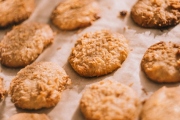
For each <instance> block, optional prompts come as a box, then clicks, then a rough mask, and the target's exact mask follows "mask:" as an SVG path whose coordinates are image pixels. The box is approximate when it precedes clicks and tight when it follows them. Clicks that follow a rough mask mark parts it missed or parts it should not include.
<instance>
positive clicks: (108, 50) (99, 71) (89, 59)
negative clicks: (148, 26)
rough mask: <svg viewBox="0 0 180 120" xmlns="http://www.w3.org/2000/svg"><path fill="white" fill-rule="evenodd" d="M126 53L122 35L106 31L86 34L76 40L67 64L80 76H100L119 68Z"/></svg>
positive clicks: (127, 48) (126, 49) (126, 46)
mask: <svg viewBox="0 0 180 120" xmlns="http://www.w3.org/2000/svg"><path fill="white" fill-rule="evenodd" d="M128 53H129V46H128V43H127V39H126V38H125V37H124V36H123V35H122V34H119V33H113V32H110V31H108V30H100V31H95V32H88V33H85V34H83V35H82V36H81V37H80V38H79V39H78V40H77V42H76V44H75V46H74V48H73V49H72V52H71V55H70V57H69V63H70V64H71V66H72V68H73V69H74V70H75V71H76V72H77V73H78V74H79V75H81V76H85V77H95V76H102V75H106V74H108V73H111V72H113V71H115V70H117V69H118V68H120V67H121V65H122V63H123V62H124V61H125V59H126V57H127V55H128Z"/></svg>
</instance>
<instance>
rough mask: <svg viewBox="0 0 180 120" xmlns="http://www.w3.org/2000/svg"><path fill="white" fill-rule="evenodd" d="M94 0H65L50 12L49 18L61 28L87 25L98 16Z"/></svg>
mask: <svg viewBox="0 0 180 120" xmlns="http://www.w3.org/2000/svg"><path fill="white" fill-rule="evenodd" d="M97 14H98V5H97V3H96V2H95V0H66V1H64V2H62V3H60V4H59V5H58V6H57V7H56V8H55V10H54V11H53V12H52V15H51V20H52V23H53V24H54V25H56V26H57V27H59V28H60V29H62V30H75V29H78V28H82V27H87V26H89V25H91V24H92V22H93V21H95V20H97V19H98V18H99V17H98V16H97Z"/></svg>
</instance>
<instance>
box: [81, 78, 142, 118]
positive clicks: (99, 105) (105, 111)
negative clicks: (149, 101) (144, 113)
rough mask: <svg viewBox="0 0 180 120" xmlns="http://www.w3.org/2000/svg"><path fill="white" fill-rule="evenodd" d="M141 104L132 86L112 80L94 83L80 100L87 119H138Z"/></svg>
mask: <svg viewBox="0 0 180 120" xmlns="http://www.w3.org/2000/svg"><path fill="white" fill-rule="evenodd" d="M139 105H140V102H139V99H138V97H137V95H136V93H135V92H134V91H133V90H132V89H131V88H130V87H128V86H125V85H123V84H120V83H118V82H115V81H111V80H104V81H101V82H98V83H94V84H93V85H91V86H90V87H89V88H87V89H86V90H85V92H84V93H83V96H82V98H81V100H80V109H81V111H82V113H83V114H84V116H85V117H86V119H87V120H136V119H137V117H138V114H139V108H140V107H139Z"/></svg>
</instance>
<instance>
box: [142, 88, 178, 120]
mask: <svg viewBox="0 0 180 120" xmlns="http://www.w3.org/2000/svg"><path fill="white" fill-rule="evenodd" d="M179 99H180V87H173V88H167V87H162V88H161V89H159V90H158V91H156V92H155V93H154V94H153V95H152V96H151V97H150V98H149V99H148V100H147V101H146V102H145V104H144V106H143V109H142V113H141V120H179V118H180V114H179V113H180V101H179Z"/></svg>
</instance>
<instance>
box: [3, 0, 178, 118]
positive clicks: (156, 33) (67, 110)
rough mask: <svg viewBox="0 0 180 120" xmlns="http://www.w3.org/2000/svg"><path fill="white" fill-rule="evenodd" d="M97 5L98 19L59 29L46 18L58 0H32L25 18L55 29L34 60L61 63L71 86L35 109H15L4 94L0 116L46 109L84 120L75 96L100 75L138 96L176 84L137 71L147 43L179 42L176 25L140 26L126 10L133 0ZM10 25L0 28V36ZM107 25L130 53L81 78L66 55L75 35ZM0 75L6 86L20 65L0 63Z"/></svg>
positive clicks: (59, 115) (108, 0)
mask: <svg viewBox="0 0 180 120" xmlns="http://www.w3.org/2000/svg"><path fill="white" fill-rule="evenodd" d="M97 1H98V3H99V6H100V13H99V16H100V17H101V18H100V19H99V20H97V21H95V22H94V23H93V24H92V25H91V26H89V27H86V28H84V29H81V30H76V31H61V30H59V29H58V28H56V27H55V26H54V25H52V23H51V22H50V15H51V12H52V10H53V9H54V8H55V7H56V6H57V4H58V3H59V2H61V0H36V4H37V5H36V9H35V11H34V13H33V14H32V15H31V17H30V18H29V19H28V20H26V21H25V22H29V21H36V22H42V23H48V24H50V25H51V27H52V29H53V30H54V31H55V32H56V33H57V35H56V37H55V41H54V43H53V44H52V45H51V46H49V47H48V48H47V49H46V50H45V51H44V52H43V53H42V54H41V55H40V56H39V57H38V59H37V60H36V61H51V62H56V63H58V64H59V65H60V66H62V67H63V68H64V69H65V71H66V72H67V74H68V75H69V76H70V78H71V79H72V86H71V87H70V88H69V89H67V90H65V91H64V92H63V93H62V98H61V100H60V102H59V103H58V104H57V105H56V106H55V107H53V108H50V109H41V110H38V111H26V110H22V109H18V108H16V107H15V106H14V104H13V103H12V102H11V100H10V96H8V97H7V98H6V99H5V101H3V102H1V103H0V120H6V119H8V118H9V117H10V116H12V115H14V114H16V113H19V112H36V113H46V114H47V115H48V116H49V117H50V119H51V120H84V117H83V115H82V114H81V112H80V110H79V100H80V98H81V95H82V92H83V90H84V88H85V87H86V86H88V85H90V84H92V83H95V82H98V81H101V80H103V79H112V80H116V81H119V82H120V83H123V84H126V85H130V86H131V87H132V89H134V91H136V92H137V94H138V95H139V97H140V98H141V100H144V99H146V98H148V97H149V95H151V94H152V93H153V92H154V91H156V90H157V89H159V88H160V87H162V86H164V85H165V86H177V85H179V84H157V83H154V82H151V81H150V80H148V79H147V78H146V76H145V75H144V73H143V72H142V71H141V68H140V62H141V59H142V57H143V54H144V52H145V51H146V50H147V48H148V47H149V46H151V45H152V44H154V43H157V42H159V41H173V42H176V43H178V44H179V43H180V40H179V39H180V32H179V31H180V25H177V26H175V27H172V28H169V29H165V30H155V29H144V28H141V27H139V26H137V25H136V24H134V22H133V21H132V20H131V18H130V10H131V7H132V6H133V4H135V2H136V0H97ZM122 10H125V11H127V15H126V16H125V17H124V18H122V17H119V12H120V11H122ZM10 29H11V28H8V29H3V30H0V39H2V37H3V36H4V35H5V33H6V32H8V31H9V30H10ZM101 29H109V30H112V31H114V32H118V33H121V34H124V36H125V37H126V38H127V39H128V41H129V46H130V49H131V51H130V53H129V55H128V57H127V59H126V61H125V62H124V63H123V65H122V67H121V68H119V69H118V70H116V71H115V72H113V73H111V74H108V75H105V76H103V77H95V78H84V77H80V76H79V75H78V74H76V73H75V72H74V71H73V69H72V68H71V66H70V65H69V63H68V61H67V59H68V57H69V55H70V52H71V49H72V47H73V46H74V44H75V42H76V40H77V38H78V37H79V36H81V35H82V34H83V33H85V32H88V31H95V30H101ZM0 69H1V71H0V76H1V77H3V78H4V83H5V87H6V89H8V88H9V84H10V82H11V80H12V78H13V77H14V76H15V75H16V74H17V72H18V71H19V70H20V69H11V68H6V67H4V66H1V68H0Z"/></svg>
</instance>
